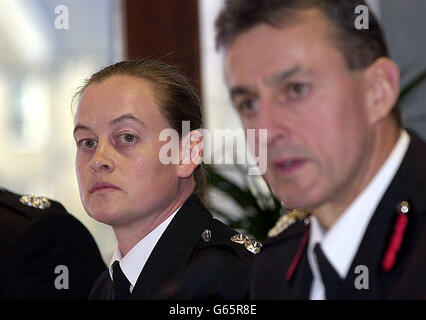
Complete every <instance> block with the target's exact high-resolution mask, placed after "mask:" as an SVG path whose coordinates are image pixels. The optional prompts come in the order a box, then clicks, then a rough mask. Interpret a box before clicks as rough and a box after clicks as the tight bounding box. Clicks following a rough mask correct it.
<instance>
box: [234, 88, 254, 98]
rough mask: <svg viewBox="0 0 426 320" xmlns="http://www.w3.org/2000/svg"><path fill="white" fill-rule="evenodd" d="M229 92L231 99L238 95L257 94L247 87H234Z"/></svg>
mask: <svg viewBox="0 0 426 320" xmlns="http://www.w3.org/2000/svg"><path fill="white" fill-rule="evenodd" d="M229 94H230V96H231V99H234V98H235V97H236V96H239V95H251V96H253V95H256V94H255V93H254V92H253V91H252V90H250V89H249V88H246V87H240V86H238V87H233V88H231V89H230V90H229Z"/></svg>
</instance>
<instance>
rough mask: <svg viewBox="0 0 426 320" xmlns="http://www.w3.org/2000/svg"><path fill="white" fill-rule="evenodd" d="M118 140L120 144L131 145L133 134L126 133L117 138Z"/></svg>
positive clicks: (134, 138) (133, 139)
mask: <svg viewBox="0 0 426 320" xmlns="http://www.w3.org/2000/svg"><path fill="white" fill-rule="evenodd" d="M119 140H120V142H122V143H132V142H135V140H136V137H135V136H134V135H133V134H130V133H126V134H122V135H120V136H119Z"/></svg>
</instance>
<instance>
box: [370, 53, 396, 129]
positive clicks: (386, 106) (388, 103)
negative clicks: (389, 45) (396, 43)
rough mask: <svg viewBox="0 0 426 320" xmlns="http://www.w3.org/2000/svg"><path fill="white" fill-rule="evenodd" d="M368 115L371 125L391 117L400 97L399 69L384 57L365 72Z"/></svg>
mask: <svg viewBox="0 0 426 320" xmlns="http://www.w3.org/2000/svg"><path fill="white" fill-rule="evenodd" d="M364 80H365V84H366V89H365V90H366V91H367V96H366V103H367V114H368V119H369V122H370V123H371V124H375V123H377V122H379V121H381V120H382V119H384V118H386V117H387V116H390V115H391V113H392V109H393V108H394V106H395V104H396V103H397V100H398V96H399V67H398V66H397V65H396V63H395V62H393V61H392V60H391V59H389V58H386V57H382V58H379V59H377V60H376V61H375V62H373V63H372V64H371V65H370V66H369V67H368V68H367V69H366V70H365V72H364Z"/></svg>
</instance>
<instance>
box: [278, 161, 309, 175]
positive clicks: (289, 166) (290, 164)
mask: <svg viewBox="0 0 426 320" xmlns="http://www.w3.org/2000/svg"><path fill="white" fill-rule="evenodd" d="M305 163H306V160H305V159H302V158H285V159H280V160H276V161H274V162H273V167H274V169H275V170H276V171H278V172H281V173H285V174H290V173H293V172H295V171H296V170H298V169H300V168H301V167H302V166H303V165H304V164H305Z"/></svg>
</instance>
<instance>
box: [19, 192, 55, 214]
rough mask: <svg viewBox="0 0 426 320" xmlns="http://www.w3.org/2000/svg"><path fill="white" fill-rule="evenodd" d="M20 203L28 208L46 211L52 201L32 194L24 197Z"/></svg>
mask: <svg viewBox="0 0 426 320" xmlns="http://www.w3.org/2000/svg"><path fill="white" fill-rule="evenodd" d="M19 201H20V202H21V203H22V204H25V205H26V206H29V207H33V208H37V209H41V210H45V209H48V208H49V207H50V201H49V199H47V198H46V197H37V196H34V195H31V194H26V195H24V196H22V197H21V198H20V199H19Z"/></svg>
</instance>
